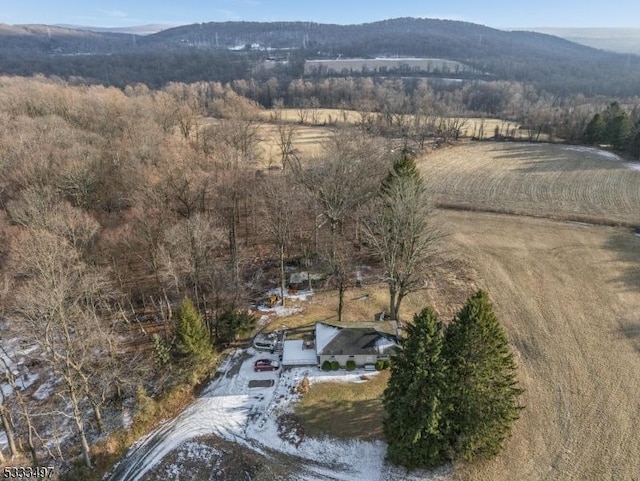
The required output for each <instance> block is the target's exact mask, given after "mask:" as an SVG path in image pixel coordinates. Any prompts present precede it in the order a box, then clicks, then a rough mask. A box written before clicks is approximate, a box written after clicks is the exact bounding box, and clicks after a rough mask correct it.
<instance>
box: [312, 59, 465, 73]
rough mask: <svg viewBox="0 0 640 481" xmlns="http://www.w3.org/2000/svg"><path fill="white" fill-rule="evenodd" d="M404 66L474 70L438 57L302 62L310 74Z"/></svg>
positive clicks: (413, 68) (439, 70)
mask: <svg viewBox="0 0 640 481" xmlns="http://www.w3.org/2000/svg"><path fill="white" fill-rule="evenodd" d="M399 68H406V69H407V70H410V71H420V72H450V73H451V74H452V75H454V74H455V73H458V72H475V71H476V70H475V69H474V68H472V67H470V66H468V65H465V64H463V63H461V62H456V61H454V60H443V59H440V58H413V57H400V58H339V59H330V60H307V61H305V63H304V73H306V74H310V73H313V72H315V71H317V70H318V69H322V70H326V71H328V72H335V73H340V72H342V71H343V70H345V69H346V70H347V71H356V72H362V71H363V70H364V69H367V70H369V71H376V70H380V69H399Z"/></svg>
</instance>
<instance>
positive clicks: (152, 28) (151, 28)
mask: <svg viewBox="0 0 640 481" xmlns="http://www.w3.org/2000/svg"><path fill="white" fill-rule="evenodd" d="M56 27H61V28H68V29H73V30H88V31H90V32H108V33H128V34H135V35H151V34H153V33H158V32H161V31H163V30H166V29H168V28H174V27H176V25H167V24H163V23H150V24H148V25H136V26H132V27H92V26H87V25H56Z"/></svg>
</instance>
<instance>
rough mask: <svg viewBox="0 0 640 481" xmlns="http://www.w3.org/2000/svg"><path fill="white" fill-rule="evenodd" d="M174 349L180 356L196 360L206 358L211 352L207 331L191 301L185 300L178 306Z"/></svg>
mask: <svg viewBox="0 0 640 481" xmlns="http://www.w3.org/2000/svg"><path fill="white" fill-rule="evenodd" d="M176 348H177V350H178V352H179V353H180V354H182V355H184V356H189V357H196V358H204V357H207V356H209V355H211V354H212V352H213V348H212V345H211V340H210V337H209V331H208V330H207V327H206V326H205V324H204V322H203V320H202V316H201V315H200V313H199V312H198V310H197V309H196V307H195V306H194V305H193V302H191V299H186V298H185V299H184V300H183V301H182V304H180V310H179V312H178V326H177V329H176Z"/></svg>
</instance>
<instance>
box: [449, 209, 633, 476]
mask: <svg viewBox="0 0 640 481" xmlns="http://www.w3.org/2000/svg"><path fill="white" fill-rule="evenodd" d="M442 217H443V219H444V220H445V223H446V224H447V226H448V228H449V229H450V231H451V233H452V236H451V242H452V248H453V249H455V250H456V251H457V252H458V253H459V254H460V255H461V256H463V257H464V258H467V259H468V260H469V261H470V262H471V264H472V265H473V267H474V268H475V269H477V272H478V276H479V279H478V283H479V285H480V286H481V287H483V288H486V289H487V290H488V292H489V293H490V295H491V297H492V299H493V300H494V302H495V305H496V310H497V312H498V314H499V316H500V319H501V320H502V322H503V325H504V326H505V328H506V330H507V332H508V335H509V338H510V341H511V343H512V346H513V347H514V351H515V352H516V356H517V359H518V362H519V364H520V378H521V380H522V384H523V385H524V387H525V388H526V390H527V391H526V393H525V395H524V396H523V402H524V404H526V406H527V407H526V410H525V411H524V412H523V416H522V418H521V419H520V420H519V421H518V422H517V423H516V426H515V429H514V432H513V436H512V438H511V439H510V440H509V442H508V445H507V448H506V449H505V451H504V452H503V453H502V454H501V455H500V456H499V457H498V458H497V459H494V460H491V461H488V462H485V463H480V464H477V465H474V466H472V467H470V468H466V469H464V468H463V469H460V470H457V474H456V476H455V477H456V478H458V479H465V480H466V479H473V480H487V481H489V480H491V481H500V480H505V481H507V480H509V481H511V480H596V479H597V480H605V479H615V480H634V479H635V480H637V479H639V476H640V456H638V453H640V435H639V434H638V433H640V416H639V413H640V238H639V237H636V236H634V235H633V234H632V233H630V232H629V231H628V230H626V229H620V228H611V227H592V226H582V225H578V224H575V223H562V222H557V221H550V220H544V219H533V218H525V217H522V218H518V217H514V216H506V215H494V214H481V213H470V212H452V211H449V212H443V213H442Z"/></svg>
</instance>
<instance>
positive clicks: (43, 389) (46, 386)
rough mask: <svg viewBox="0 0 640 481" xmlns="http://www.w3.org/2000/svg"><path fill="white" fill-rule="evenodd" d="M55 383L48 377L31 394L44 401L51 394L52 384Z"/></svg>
mask: <svg viewBox="0 0 640 481" xmlns="http://www.w3.org/2000/svg"><path fill="white" fill-rule="evenodd" d="M54 385H55V380H54V379H49V380H48V381H47V382H43V383H42V384H40V386H39V387H38V389H36V391H35V392H34V393H33V394H32V396H33V397H34V398H35V399H37V400H38V401H44V400H45V399H47V398H49V396H51V395H52V394H53V386H54Z"/></svg>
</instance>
